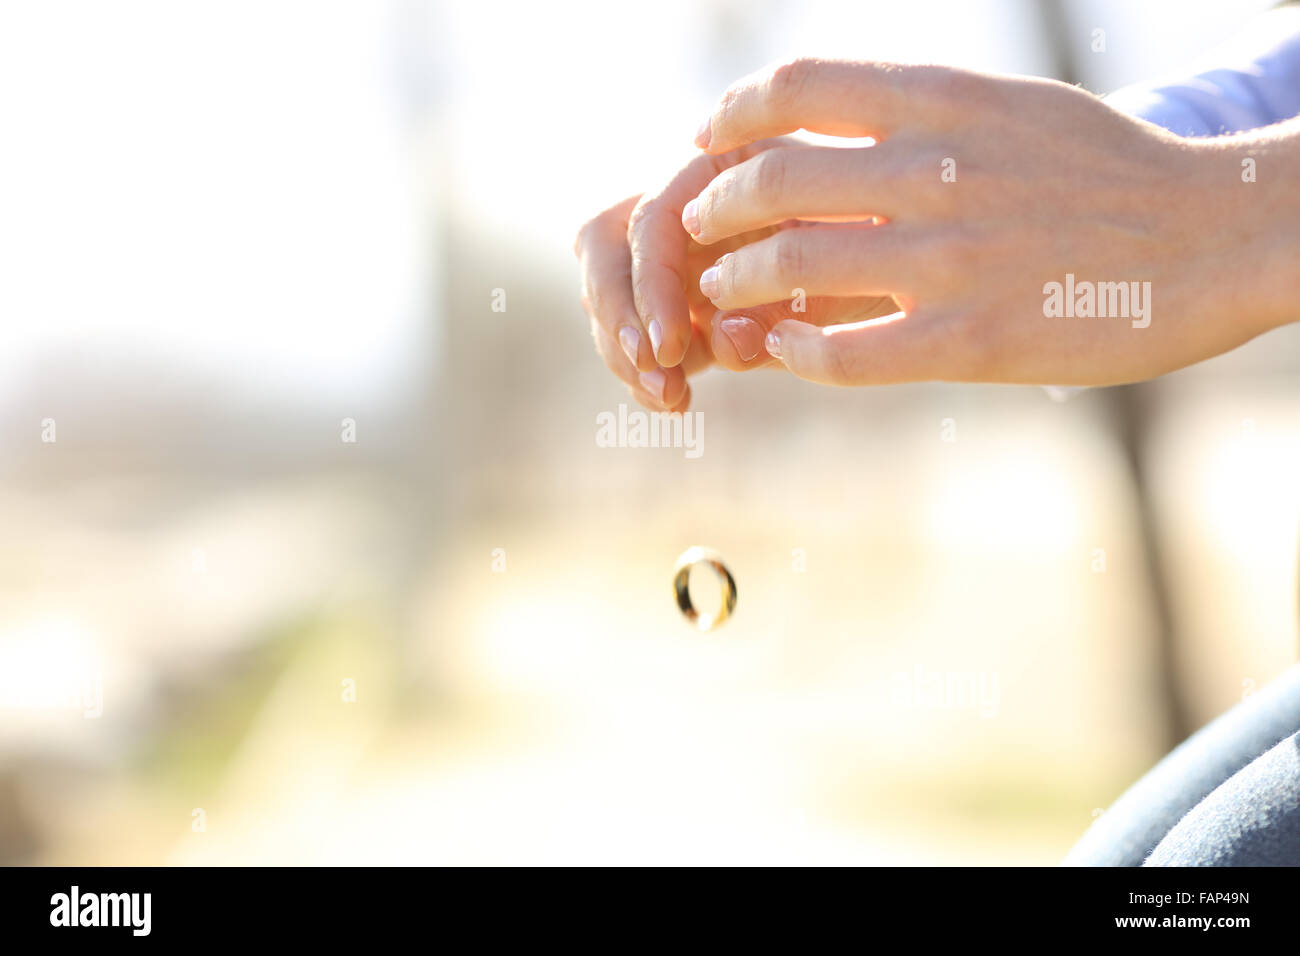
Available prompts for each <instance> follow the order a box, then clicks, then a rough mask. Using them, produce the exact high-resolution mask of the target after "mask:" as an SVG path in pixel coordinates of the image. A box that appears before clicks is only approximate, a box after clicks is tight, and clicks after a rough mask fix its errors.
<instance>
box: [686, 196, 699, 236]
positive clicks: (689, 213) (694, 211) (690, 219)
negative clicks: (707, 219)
mask: <svg viewBox="0 0 1300 956" xmlns="http://www.w3.org/2000/svg"><path fill="white" fill-rule="evenodd" d="M682 225H683V226H685V227H686V231H687V232H689V233H690V234H691V235H692V236H698V235H699V234H700V201H699V200H698V199H692V200H691V201H690V202H688V203H687V204H686V208H685V209H683V210H682Z"/></svg>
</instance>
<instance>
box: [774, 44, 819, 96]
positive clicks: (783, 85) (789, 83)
mask: <svg viewBox="0 0 1300 956" xmlns="http://www.w3.org/2000/svg"><path fill="white" fill-rule="evenodd" d="M816 65H817V61H816V60H815V59H812V58H811V57H804V56H800V57H794V58H793V59H789V60H783V61H781V62H780V63H777V64H776V65H775V66H773V67H772V69H771V71H770V72H769V73H768V77H767V83H766V90H767V97H768V100H769V102H770V103H771V104H772V105H775V106H789V105H791V104H792V103H794V102H796V101H798V100H799V98H800V95H801V94H802V93H803V90H804V88H805V87H806V86H807V85H808V80H809V79H810V78H811V76H812V73H813V71H814V70H815V69H816Z"/></svg>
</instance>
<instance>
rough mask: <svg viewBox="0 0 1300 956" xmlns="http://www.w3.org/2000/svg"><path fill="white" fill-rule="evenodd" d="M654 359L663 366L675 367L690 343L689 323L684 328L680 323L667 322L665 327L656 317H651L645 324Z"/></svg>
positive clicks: (683, 356) (679, 362)
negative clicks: (647, 323) (646, 324)
mask: <svg viewBox="0 0 1300 956" xmlns="http://www.w3.org/2000/svg"><path fill="white" fill-rule="evenodd" d="M646 330H647V332H648V333H649V336H650V342H651V347H652V348H653V350H654V354H655V361H656V362H658V363H659V365H661V366H662V367H663V368H676V367H677V366H678V365H680V364H681V363H682V359H684V358H685V357H686V349H687V347H688V346H689V345H690V325H689V323H688V324H687V326H686V328H685V330H683V328H682V327H681V325H680V323H676V322H673V323H669V324H668V325H667V328H665V327H664V324H663V323H661V322H660V321H659V320H658V319H651V320H650V323H649V325H648V326H647V329H646Z"/></svg>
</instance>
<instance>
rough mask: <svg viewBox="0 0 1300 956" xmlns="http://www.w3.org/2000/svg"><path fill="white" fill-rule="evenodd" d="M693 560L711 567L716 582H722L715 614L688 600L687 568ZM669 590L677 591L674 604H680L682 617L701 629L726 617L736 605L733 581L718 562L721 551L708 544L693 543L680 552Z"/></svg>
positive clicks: (706, 628) (711, 627)
mask: <svg viewBox="0 0 1300 956" xmlns="http://www.w3.org/2000/svg"><path fill="white" fill-rule="evenodd" d="M697 564H703V565H706V566H708V567H709V568H710V569H712V571H713V573H714V574H716V575H717V576H718V583H719V584H721V585H722V606H721V607H720V608H718V613H717V614H701V613H700V612H699V611H697V610H696V609H695V605H694V604H692V603H691V569H692V568H694V567H695V566H696V565H697ZM673 591H674V593H675V594H676V595H677V606H678V607H679V608H681V611H682V614H684V615H685V616H686V620H688V621H690V622H691V623H692V624H694V625H695V626H696V627H697V628H698V629H699V630H701V631H711V630H713V629H714V628H715V627H717V626H718V625H719V624H721V623H722V622H723V621H725V620H726V619H727V618H729V617H730V616H731V612H732V611H733V610H735V608H736V581H735V579H734V578H733V577H732V576H731V572H730V571H728V570H727V566H726V565H725V564H723V563H722V555H720V554H718V552H716V551H714V550H712V549H711V548H701V547H699V546H696V547H693V548H687V549H686V550H685V551H683V552H682V556H681V557H680V558H678V559H677V566H676V567H675V568H673Z"/></svg>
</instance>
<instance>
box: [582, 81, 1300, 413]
mask: <svg viewBox="0 0 1300 956" xmlns="http://www.w3.org/2000/svg"><path fill="white" fill-rule="evenodd" d="M799 129H806V130H809V131H811V132H814V133H823V134H829V135H832V136H841V137H872V138H873V140H874V141H875V145H871V146H862V147H851V148H842V147H822V146H813V145H808V144H804V143H800V142H799V141H797V140H794V139H791V138H788V137H787V135H786V134H789V133H792V132H794V131H796V130H799ZM1298 137H1300V132H1297V129H1296V128H1294V127H1293V126H1292V125H1291V124H1282V125H1280V126H1278V127H1272V128H1269V129H1267V130H1263V131H1257V132H1256V133H1253V134H1243V135H1241V136H1237V137H1223V138H1220V139H1216V140H1189V139H1182V138H1180V137H1176V136H1174V135H1172V134H1170V133H1168V132H1166V131H1164V130H1162V129H1160V128H1158V127H1155V126H1152V125H1150V124H1148V123H1145V122H1142V121H1140V120H1137V119H1134V118H1132V117H1129V116H1127V115H1125V114H1122V113H1120V112H1118V111H1116V110H1114V109H1112V108H1111V107H1109V106H1107V105H1106V104H1105V103H1103V102H1102V101H1101V100H1099V99H1098V98H1096V97H1095V96H1093V95H1091V94H1089V93H1087V92H1085V91H1083V90H1081V89H1078V88H1075V87H1072V86H1068V85H1065V84H1062V83H1058V82H1055V81H1051V80H1043V79H1036V78H1028V77H1012V76H993V75H986V74H979V73H973V72H968V71H963V70H957V69H950V68H946V67H936V66H899V65H893V64H884V63H876V62H855V61H831V60H812V59H800V60H794V61H791V62H788V63H783V64H781V65H778V66H776V67H774V68H770V69H768V70H765V71H763V72H761V73H759V74H755V75H754V76H751V77H748V78H746V79H744V80H742V81H740V82H739V83H737V84H736V85H734V86H732V87H731V88H730V89H729V90H728V91H727V92H726V93H725V94H724V96H723V97H722V99H721V100H720V101H719V103H718V105H717V106H716V107H715V109H714V110H713V112H712V113H711V114H710V115H709V117H708V118H707V119H706V121H705V123H704V124H703V125H702V126H701V128H700V132H699V135H698V136H697V139H696V145H697V146H698V147H700V149H701V150H702V154H701V155H699V156H698V157H696V158H695V159H693V160H692V161H691V162H689V163H688V164H687V165H686V166H685V167H684V168H682V169H681V170H680V171H679V172H678V173H677V174H676V175H674V176H673V177H672V178H671V179H670V180H669V181H668V182H667V184H666V185H664V186H663V187H662V188H660V189H658V190H656V191H653V192H649V193H646V194H644V195H642V196H639V197H633V198H630V199H627V200H625V201H624V202H622V203H619V204H618V205H616V206H614V207H612V208H611V209H608V210H606V211H605V212H603V213H601V214H600V215H598V216H596V217H595V218H594V219H592V220H591V221H589V222H588V223H587V224H586V225H585V226H583V228H582V230H581V231H580V233H579V235H578V239H577V242H576V245H575V251H576V253H577V255H578V258H579V260H580V268H581V273H582V289H583V304H584V307H585V308H586V310H587V312H588V313H589V315H590V317H591V325H592V334H593V336H594V338H595V342H596V348H597V351H598V352H599V353H600V354H601V356H602V357H603V358H604V360H605V362H606V364H607V365H608V366H609V368H610V369H611V371H613V372H614V374H615V375H617V376H618V377H619V378H620V379H621V380H622V381H624V382H625V383H626V384H627V385H628V386H629V388H630V389H631V391H632V394H633V396H634V397H635V398H636V399H637V400H638V401H640V402H641V403H642V404H644V405H646V406H647V407H649V408H652V409H668V410H673V411H682V410H685V409H686V408H687V407H688V405H689V402H690V385H689V381H688V379H689V377H690V376H692V375H694V374H695V373H697V372H699V371H701V370H703V369H705V368H708V367H709V366H711V365H718V366H721V367H722V368H725V369H728V370H731V371H746V370H749V369H752V368H757V367H761V366H764V365H769V364H776V365H779V366H780V367H783V368H785V369H788V370H789V371H790V372H793V373H794V374H795V375H797V376H799V377H801V378H805V379H809V380H811V381H814V382H820V383H825V384H833V385H866V384H887V383H895V382H907V381H922V380H945V381H970V382H1017V383H1027V384H1029V383H1037V384H1062V385H1067V384H1071V385H1104V384H1115V383H1120V382H1128V381H1136V380H1139V379H1144V378H1150V377H1152V376H1155V375H1159V374H1162V373H1164V372H1167V371H1170V370H1172V369H1175V368H1179V367H1181V366H1184V365H1187V364H1190V363H1193V362H1196V361H1199V360H1201V359H1204V358H1208V357H1210V356H1212V355H1216V354H1218V353H1220V352H1223V351H1226V350H1228V349H1230V348H1233V347H1235V346H1237V345H1239V344H1241V343H1242V342H1244V341H1246V340H1247V339H1249V338H1251V337H1253V336H1255V335H1257V334H1259V333H1260V332H1263V331H1265V330H1267V329H1269V328H1272V327H1274V326H1275V325H1279V324H1281V323H1282V322H1284V321H1286V320H1287V319H1288V318H1289V311H1288V309H1289V306H1290V303H1291V302H1294V301H1295V298H1294V296H1295V295H1296V294H1297V293H1300V288H1297V287H1296V280H1294V279H1290V278H1289V276H1290V274H1291V272H1292V271H1293V269H1292V267H1293V263H1294V254H1295V250H1296V247H1297V232H1298V231H1300V230H1298V229H1297V226H1296V223H1297V222H1300V219H1298V218H1297V215H1296V214H1297V212H1300V210H1298V209H1297V206H1300V202H1298V201H1297V198H1296V195H1295V194H1296V193H1297V192H1298V191H1297V190H1295V189H1294V188H1292V187H1293V184H1294V183H1295V181H1296V179H1295V177H1294V175H1293V174H1294V173H1295V172H1296V171H1297V169H1298V168H1300V164H1297V163H1296V162H1295V157H1296V155H1297V152H1298V151H1297V149H1296V143H1297V142H1298V141H1300V140H1298ZM1247 156H1249V157H1268V158H1269V159H1271V160H1276V166H1275V168H1274V169H1273V170H1271V179H1269V180H1264V179H1262V178H1261V180H1260V181H1257V182H1243V177H1242V175H1241V171H1242V163H1241V160H1242V157H1247ZM1261 161H1262V160H1261ZM1067 273H1068V274H1073V275H1074V276H1076V277H1077V278H1078V279H1079V280H1089V281H1095V282H1099V283H1100V282H1122V283H1131V282H1138V283H1139V284H1140V283H1144V282H1149V283H1150V286H1149V287H1148V288H1149V289H1150V290H1151V295H1150V301H1149V302H1148V303H1147V307H1148V309H1149V310H1150V311H1149V313H1148V316H1149V318H1150V319H1151V321H1150V324H1149V325H1147V326H1146V327H1144V328H1135V327H1134V326H1133V324H1132V323H1130V322H1129V321H1128V319H1127V318H1123V317H1107V318H1096V317H1091V318H1080V317H1070V318H1065V317H1059V316H1058V317H1048V315H1047V314H1046V311H1045V309H1044V298H1045V295H1044V293H1045V289H1044V285H1045V283H1048V282H1064V281H1065V277H1066V275H1067Z"/></svg>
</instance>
